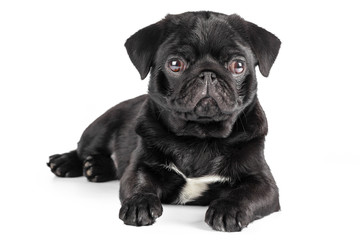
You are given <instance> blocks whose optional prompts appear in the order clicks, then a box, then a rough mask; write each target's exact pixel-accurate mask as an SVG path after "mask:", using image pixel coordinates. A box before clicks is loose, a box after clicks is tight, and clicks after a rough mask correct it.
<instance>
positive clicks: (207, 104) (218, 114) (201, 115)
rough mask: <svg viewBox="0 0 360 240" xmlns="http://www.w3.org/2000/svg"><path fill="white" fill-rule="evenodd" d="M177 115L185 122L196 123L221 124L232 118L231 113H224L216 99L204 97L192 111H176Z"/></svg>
mask: <svg viewBox="0 0 360 240" xmlns="http://www.w3.org/2000/svg"><path fill="white" fill-rule="evenodd" d="M175 114H176V115H177V116H178V117H179V118H181V119H183V120H185V121H194V122H199V123H208V122H220V121H224V120H226V119H228V118H229V117H230V116H231V114H229V113H223V112H222V111H221V109H220V108H219V106H218V104H217V102H216V101H215V99H213V98H212V97H204V98H202V99H200V101H199V102H198V103H197V104H196V105H195V107H194V108H193V110H192V111H185V112H180V111H176V112H175Z"/></svg>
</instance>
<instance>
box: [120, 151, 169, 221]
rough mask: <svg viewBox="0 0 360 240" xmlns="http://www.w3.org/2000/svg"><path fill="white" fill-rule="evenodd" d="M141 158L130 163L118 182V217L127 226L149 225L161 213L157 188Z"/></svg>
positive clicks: (148, 168) (148, 167) (140, 156)
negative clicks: (119, 202)
mask: <svg viewBox="0 0 360 240" xmlns="http://www.w3.org/2000/svg"><path fill="white" fill-rule="evenodd" d="M142 156H143V155H142V154H140V155H139V156H137V157H136V158H137V159H136V160H135V161H132V163H131V164H130V166H128V168H127V170H126V171H125V173H124V176H123V177H122V178H121V180H120V201H121V209H120V213H119V217H120V219H121V220H123V221H124V223H125V224H127V225H134V226H146V225H151V224H153V223H154V222H155V220H156V218H158V217H160V216H161V215H162V211H163V209H162V205H161V202H160V198H159V196H158V192H159V186H158V184H157V183H156V179H155V178H154V176H153V175H152V171H151V166H149V165H148V164H147V163H146V162H145V161H143V159H142V158H143V157H142ZM144 158H145V157H144ZM147 160H149V159H148V158H147Z"/></svg>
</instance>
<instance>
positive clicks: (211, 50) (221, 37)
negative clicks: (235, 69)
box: [166, 16, 253, 61]
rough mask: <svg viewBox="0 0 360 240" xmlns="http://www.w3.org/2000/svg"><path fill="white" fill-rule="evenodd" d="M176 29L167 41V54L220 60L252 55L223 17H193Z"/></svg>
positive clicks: (240, 37)
mask: <svg viewBox="0 0 360 240" xmlns="http://www.w3.org/2000/svg"><path fill="white" fill-rule="evenodd" d="M177 28H178V29H177V30H175V31H174V32H173V34H171V35H170V37H169V38H168V41H166V42H167V43H166V45H167V46H168V49H167V51H168V52H169V53H170V54H173V55H182V56H183V57H184V58H185V57H187V58H192V59H199V58H201V57H202V56H209V55H210V56H212V57H213V58H215V59H218V60H223V61H226V60H228V59H229V58H231V57H232V56H234V55H240V56H244V57H246V58H251V57H252V55H253V54H252V52H251V49H250V46H248V44H247V43H246V42H245V41H244V39H243V36H240V35H239V34H238V33H237V32H236V31H235V30H234V29H232V27H231V26H230V24H228V22H227V21H226V18H223V17H218V16H211V17H210V18H206V19H205V18H194V19H192V20H187V21H182V22H180V23H179V24H178V25H177Z"/></svg>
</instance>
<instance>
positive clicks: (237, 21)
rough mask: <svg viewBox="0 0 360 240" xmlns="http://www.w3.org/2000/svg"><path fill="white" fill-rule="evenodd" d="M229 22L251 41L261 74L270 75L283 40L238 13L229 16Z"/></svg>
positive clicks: (245, 38)
mask: <svg viewBox="0 0 360 240" xmlns="http://www.w3.org/2000/svg"><path fill="white" fill-rule="evenodd" d="M229 23H230V25H232V26H233V28H235V29H236V30H237V31H238V32H239V34H240V36H241V37H243V38H244V40H246V41H247V42H248V43H249V45H250V47H251V49H252V50H253V52H254V53H255V56H256V58H257V60H258V65H259V69H260V72H261V74H262V75H263V76H265V77H267V76H269V72H270V69H271V66H272V65H273V63H274V61H275V59H276V57H277V55H278V53H279V49H280V45H281V41H280V40H279V39H278V38H277V37H276V36H275V35H274V34H272V33H271V32H268V31H266V30H265V29H263V28H261V27H259V26H257V25H255V24H253V23H251V22H248V21H245V20H244V19H243V18H241V17H240V16H238V15H236V14H233V15H230V16H229Z"/></svg>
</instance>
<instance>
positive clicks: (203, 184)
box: [166, 163, 230, 204]
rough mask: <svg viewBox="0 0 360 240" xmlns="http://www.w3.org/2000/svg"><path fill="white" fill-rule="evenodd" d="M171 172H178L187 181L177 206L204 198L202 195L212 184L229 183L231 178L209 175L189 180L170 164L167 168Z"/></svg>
mask: <svg viewBox="0 0 360 240" xmlns="http://www.w3.org/2000/svg"><path fill="white" fill-rule="evenodd" d="M166 168H168V169H169V170H172V171H174V172H176V173H177V174H178V175H180V176H181V177H183V178H184V180H185V181H186V183H185V185H184V186H183V188H182V190H181V192H180V194H179V197H178V199H177V200H176V202H175V203H177V204H185V203H187V202H190V201H193V200H195V199H197V198H198V197H200V196H202V194H203V193H204V192H205V191H206V190H208V189H209V185H210V184H212V183H219V182H220V183H221V182H229V181H230V178H227V177H222V176H219V175H207V176H202V177H196V178H188V177H186V176H185V174H184V173H182V172H181V171H180V170H179V169H178V168H177V167H176V166H175V164H173V163H170V164H169V165H168V166H166Z"/></svg>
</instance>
